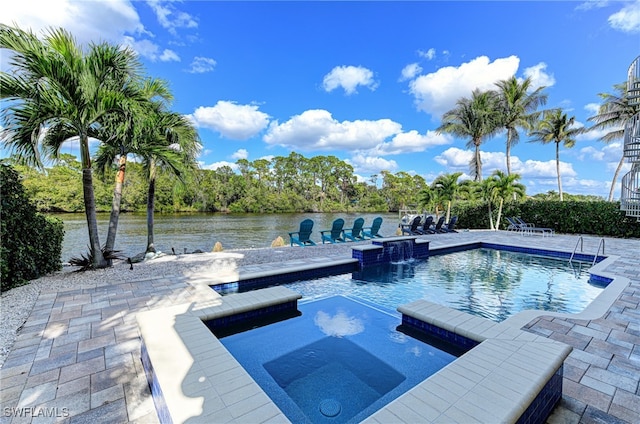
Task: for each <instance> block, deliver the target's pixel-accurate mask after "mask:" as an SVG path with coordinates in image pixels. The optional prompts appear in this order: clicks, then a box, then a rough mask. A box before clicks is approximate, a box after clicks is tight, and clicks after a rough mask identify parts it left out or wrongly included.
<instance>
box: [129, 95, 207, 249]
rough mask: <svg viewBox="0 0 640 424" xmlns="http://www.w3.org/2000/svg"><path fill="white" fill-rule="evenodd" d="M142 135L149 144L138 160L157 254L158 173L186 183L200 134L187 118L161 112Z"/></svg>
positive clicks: (149, 229) (150, 246)
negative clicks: (141, 167) (155, 213)
mask: <svg viewBox="0 0 640 424" xmlns="http://www.w3.org/2000/svg"><path fill="white" fill-rule="evenodd" d="M143 131H144V132H145V134H146V137H147V140H148V143H147V146H146V148H145V149H144V151H143V152H140V154H139V156H140V157H142V165H143V168H144V169H145V173H146V177H147V181H148V183H149V186H148V191H147V248H146V252H147V253H150V252H155V251H156V250H155V246H154V231H153V225H154V224H153V218H154V211H155V189H156V178H157V176H158V171H159V170H163V169H164V170H167V171H169V172H171V173H172V174H173V175H175V176H176V177H178V180H179V181H181V182H184V179H183V177H184V174H185V173H186V172H191V171H194V170H195V169H196V168H197V163H196V157H197V155H198V153H199V152H200V148H201V146H202V145H201V143H200V138H199V136H198V132H197V130H196V129H195V127H194V126H193V124H192V123H191V121H189V119H187V118H186V117H185V116H183V115H180V114H178V113H175V112H167V111H165V110H163V109H162V108H159V109H158V110H156V112H155V113H150V114H149V115H148V116H147V119H146V120H145V123H144V126H143Z"/></svg>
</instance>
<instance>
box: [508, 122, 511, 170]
mask: <svg viewBox="0 0 640 424" xmlns="http://www.w3.org/2000/svg"><path fill="white" fill-rule="evenodd" d="M509 175H511V129H508V130H507V176H509Z"/></svg>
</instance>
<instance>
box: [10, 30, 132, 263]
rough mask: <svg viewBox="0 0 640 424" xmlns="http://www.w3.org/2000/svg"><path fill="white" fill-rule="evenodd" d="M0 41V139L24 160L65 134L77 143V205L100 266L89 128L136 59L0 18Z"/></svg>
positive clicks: (126, 91)
mask: <svg viewBox="0 0 640 424" xmlns="http://www.w3.org/2000/svg"><path fill="white" fill-rule="evenodd" d="M0 48H5V49H8V50H10V51H11V55H12V56H11V58H10V64H11V66H12V67H13V72H11V73H7V72H0V85H1V86H2V90H1V96H2V99H6V100H8V101H9V103H8V107H7V108H6V109H5V110H4V111H3V112H2V118H3V125H4V127H5V129H4V131H3V133H4V134H3V139H4V140H5V141H4V143H5V145H7V147H9V148H10V149H13V150H14V151H15V152H16V153H17V154H18V155H19V156H21V157H22V158H23V159H24V160H25V161H26V162H27V163H29V164H32V165H36V166H42V162H41V152H43V153H44V155H45V156H46V157H53V158H55V157H56V156H57V155H58V153H59V151H60V148H61V146H62V143H63V142H65V141H67V140H68V137H69V135H74V136H75V137H77V138H78V141H79V143H80V158H81V163H82V186H83V194H84V206H85V214H86V219H87V226H88V230H89V248H90V250H91V251H90V257H91V262H92V266H93V267H94V268H101V267H106V266H108V263H107V261H106V260H105V258H104V255H103V254H102V250H101V246H100V239H99V237H98V223H97V219H96V205H95V196H94V191H93V175H92V170H91V157H90V151H89V133H90V130H91V128H93V127H95V126H99V125H100V121H101V119H102V118H103V117H104V116H105V115H106V114H108V113H111V112H113V111H117V110H119V109H120V108H121V105H122V104H123V102H124V101H125V100H126V99H127V98H128V97H130V95H133V93H131V92H130V87H129V82H130V81H131V80H132V79H136V77H137V75H138V73H139V71H140V69H141V66H140V63H139V62H138V60H137V57H136V55H135V53H134V52H133V51H132V50H131V49H128V48H123V47H122V46H115V45H110V44H107V43H101V44H91V45H90V46H89V48H88V51H87V52H86V53H84V52H83V51H82V49H81V48H80V47H79V46H78V44H77V43H76V41H75V39H74V38H73V36H72V35H71V34H70V33H68V32H67V31H65V30H63V29H50V30H49V31H48V32H47V33H46V34H45V37H44V38H43V39H42V40H40V39H38V37H37V36H36V35H35V34H34V33H33V32H31V31H24V30H21V29H19V28H15V27H11V26H8V25H4V24H1V25H0Z"/></svg>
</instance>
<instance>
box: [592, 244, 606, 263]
mask: <svg viewBox="0 0 640 424" xmlns="http://www.w3.org/2000/svg"><path fill="white" fill-rule="evenodd" d="M600 246H602V254H603V255H604V238H601V239H600V243H598V250H596V254H595V256H594V257H593V263H592V264H591V266H594V265H595V264H596V261H597V260H598V253H600Z"/></svg>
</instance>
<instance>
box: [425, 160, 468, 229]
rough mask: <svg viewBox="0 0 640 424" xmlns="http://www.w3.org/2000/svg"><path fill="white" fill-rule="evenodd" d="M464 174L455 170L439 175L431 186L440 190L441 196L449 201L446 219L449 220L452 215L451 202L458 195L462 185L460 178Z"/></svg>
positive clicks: (445, 200)
mask: <svg viewBox="0 0 640 424" xmlns="http://www.w3.org/2000/svg"><path fill="white" fill-rule="evenodd" d="M461 175H462V172H454V173H453V174H442V175H439V176H438V177H437V178H436V179H435V180H433V183H432V184H431V187H432V188H433V189H434V190H436V191H438V192H439V198H440V199H441V200H442V201H444V202H447V216H446V218H445V221H447V222H449V218H450V216H451V202H452V201H454V200H455V199H456V197H457V195H458V190H459V188H460V186H459V185H458V178H460V176H461Z"/></svg>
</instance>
